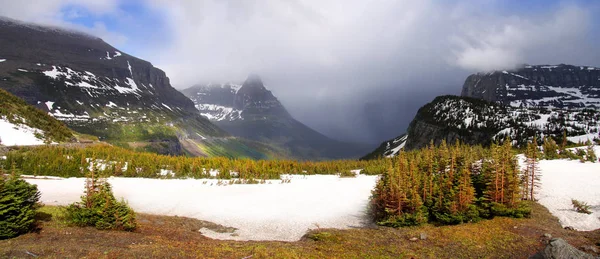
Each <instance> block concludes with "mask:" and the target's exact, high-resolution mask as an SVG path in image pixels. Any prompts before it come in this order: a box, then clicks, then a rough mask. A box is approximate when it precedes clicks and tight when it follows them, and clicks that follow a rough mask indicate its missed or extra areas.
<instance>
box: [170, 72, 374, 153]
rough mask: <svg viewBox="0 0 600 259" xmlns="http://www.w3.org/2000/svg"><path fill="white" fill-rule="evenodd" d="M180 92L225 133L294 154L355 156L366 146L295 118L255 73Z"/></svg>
mask: <svg viewBox="0 0 600 259" xmlns="http://www.w3.org/2000/svg"><path fill="white" fill-rule="evenodd" d="M182 92H183V93H184V94H185V95H186V96H188V97H189V98H190V99H191V100H192V101H193V102H194V103H195V105H196V108H197V109H198V110H199V111H200V113H201V114H202V115H203V116H205V117H206V118H208V119H210V120H211V121H213V122H214V123H215V124H217V125H218V126H219V127H221V128H223V129H225V130H226V131H228V132H229V133H231V134H233V135H235V136H240V137H244V138H248V139H252V140H256V141H260V142H265V143H269V144H272V145H274V146H278V147H281V148H282V149H284V150H287V152H289V154H291V155H292V156H293V157H296V158H301V159H321V158H329V159H331V158H347V157H357V156H358V155H360V154H361V153H364V152H365V150H368V148H367V149H365V147H364V145H360V144H352V143H344V142H340V141H336V140H333V139H331V138H328V137H326V136H324V135H323V134H321V133H319V132H317V131H315V130H313V129H311V128H309V127H308V126H306V125H304V124H302V123H301V122H299V121H297V120H295V119H294V118H293V117H292V116H291V115H290V114H289V113H288V111H287V110H286V109H285V107H284V106H283V105H282V104H281V102H279V100H278V99H277V98H276V97H275V96H274V95H273V93H272V92H271V91H269V90H268V89H267V88H266V87H265V86H264V84H263V82H262V80H261V79H260V78H259V77H258V76H257V75H250V76H249V77H248V79H247V80H246V81H245V82H244V83H243V84H235V83H225V84H207V85H196V86H193V87H190V88H188V89H185V90H183V91H182Z"/></svg>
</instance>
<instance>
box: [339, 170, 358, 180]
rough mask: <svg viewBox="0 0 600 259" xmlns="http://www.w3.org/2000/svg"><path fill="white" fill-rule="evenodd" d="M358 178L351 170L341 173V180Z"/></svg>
mask: <svg viewBox="0 0 600 259" xmlns="http://www.w3.org/2000/svg"><path fill="white" fill-rule="evenodd" d="M353 177H356V173H354V172H352V171H350V170H344V171H342V172H341V173H340V178H353Z"/></svg>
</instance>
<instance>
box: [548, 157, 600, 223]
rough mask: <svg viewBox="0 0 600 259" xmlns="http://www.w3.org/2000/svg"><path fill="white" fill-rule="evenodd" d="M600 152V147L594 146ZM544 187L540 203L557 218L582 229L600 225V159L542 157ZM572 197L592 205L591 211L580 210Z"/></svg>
mask: <svg viewBox="0 0 600 259" xmlns="http://www.w3.org/2000/svg"><path fill="white" fill-rule="evenodd" d="M595 152H596V154H597V155H600V147H599V146H596V147H595ZM539 169H540V170H541V174H542V175H541V180H540V181H541V188H540V189H539V193H538V194H537V199H539V200H538V202H539V203H540V204H542V205H543V206H544V207H546V208H548V210H549V211H550V213H552V215H554V216H555V217H557V218H558V220H559V221H560V223H561V225H562V226H563V227H567V226H570V227H573V228H574V229H576V230H580V231H590V230H595V229H599V228H600V163H599V162H596V163H591V162H586V163H581V162H579V161H578V160H571V161H569V160H541V161H540V163H539ZM571 199H576V200H579V201H582V202H586V203H587V204H589V205H591V206H592V207H591V211H592V214H589V215H588V214H584V213H578V212H576V211H575V210H574V209H573V206H572V204H571Z"/></svg>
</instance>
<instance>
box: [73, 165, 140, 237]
mask: <svg viewBox="0 0 600 259" xmlns="http://www.w3.org/2000/svg"><path fill="white" fill-rule="evenodd" d="M65 218H66V220H67V222H69V223H71V224H73V225H76V226H82V227H83V226H92V227H95V228H97V229H101V230H103V229H114V230H125V231H133V230H135V228H136V227H137V224H136V220H135V212H134V211H133V210H132V209H131V208H129V206H127V204H126V203H125V202H124V201H117V200H116V199H115V196H114V195H113V193H112V188H111V186H110V184H109V183H108V182H106V181H105V180H104V179H99V180H97V179H94V178H93V177H92V178H88V179H87V180H86V191H85V195H83V196H81V202H79V203H73V204H71V205H69V206H68V207H67V208H66V213H65Z"/></svg>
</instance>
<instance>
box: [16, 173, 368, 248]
mask: <svg viewBox="0 0 600 259" xmlns="http://www.w3.org/2000/svg"><path fill="white" fill-rule="evenodd" d="M288 178H291V182H290V183H285V184H282V183H281V181H280V180H272V181H269V182H270V184H252V185H250V184H244V185H228V186H217V182H218V181H217V180H207V179H185V180H177V179H173V180H160V179H142V178H110V179H109V182H110V183H111V184H112V185H113V190H114V192H115V196H117V197H118V198H120V197H122V198H124V199H125V200H127V201H128V203H129V205H130V206H131V207H132V208H133V209H134V210H135V211H137V212H143V213H152V214H160V215H177V216H185V217H192V218H197V219H201V220H206V221H210V222H214V223H217V224H221V225H224V226H228V227H234V228H237V229H238V230H236V231H235V233H234V234H232V233H215V232H213V231H210V230H207V229H203V230H201V232H202V234H203V235H205V236H208V237H211V238H217V239H232V240H281V241H296V240H299V239H300V238H301V237H302V236H303V235H304V234H305V233H306V231H307V230H308V229H315V228H319V227H320V228H340V229H344V228H351V227H360V226H364V224H366V222H368V221H367V220H366V219H367V217H366V212H367V211H366V210H367V205H368V200H369V197H370V195H371V190H372V189H373V187H374V185H375V182H376V180H377V177H376V176H366V175H358V176H357V177H356V178H340V177H338V176H334V175H316V176H298V175H293V176H288ZM26 180H27V181H28V182H30V183H34V184H37V185H38V188H39V190H40V192H41V193H42V197H41V201H42V202H43V203H45V204H49V205H66V204H69V203H72V202H75V201H78V200H79V197H80V196H81V195H82V194H83V188H84V181H85V179H83V178H69V179H63V180H42V179H26Z"/></svg>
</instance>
